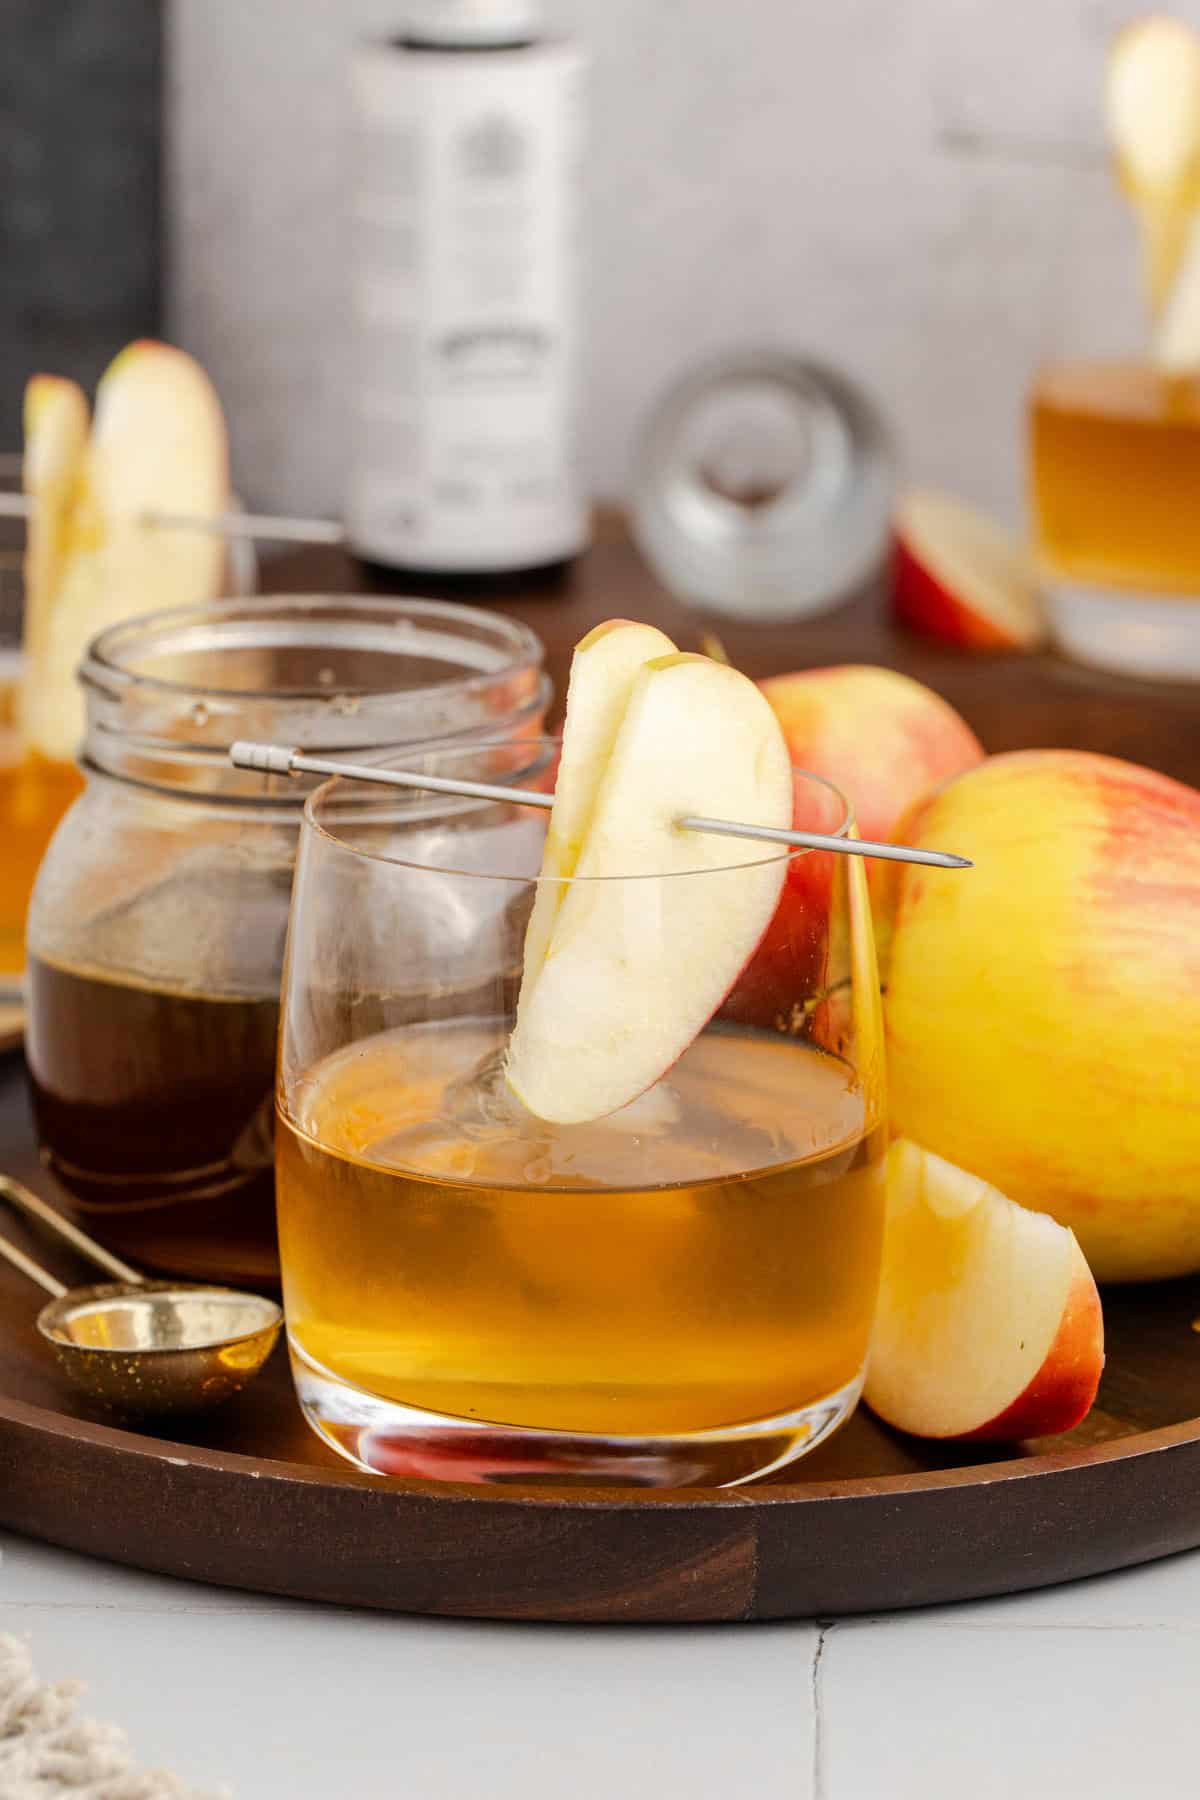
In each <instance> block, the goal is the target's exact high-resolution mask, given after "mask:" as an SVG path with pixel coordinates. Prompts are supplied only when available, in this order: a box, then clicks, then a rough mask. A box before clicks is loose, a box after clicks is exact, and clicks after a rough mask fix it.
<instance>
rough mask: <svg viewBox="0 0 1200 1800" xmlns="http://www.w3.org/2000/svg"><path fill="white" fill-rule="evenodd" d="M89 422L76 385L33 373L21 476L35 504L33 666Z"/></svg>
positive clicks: (29, 638)
mask: <svg viewBox="0 0 1200 1800" xmlns="http://www.w3.org/2000/svg"><path fill="white" fill-rule="evenodd" d="M88 422H89V413H88V403H87V399H86V397H85V395H84V392H83V389H82V388H81V387H80V386H79V385H78V383H77V382H74V381H68V380H67V378H66V377H65V376H62V375H34V376H33V377H32V379H31V380H30V381H29V382H28V383H27V384H26V388H25V418H24V424H25V455H24V459H23V464H22V471H21V474H22V485H23V487H24V490H25V493H26V495H27V496H28V498H29V500H30V501H31V502H32V505H31V510H30V514H29V521H28V524H27V527H26V533H25V569H24V577H25V582H24V585H25V654H26V657H27V658H28V659H29V662H30V664H31V665H34V666H36V665H38V664H39V663H40V661H41V658H42V656H43V655H44V646H45V642H46V633H47V630H48V626H49V620H50V609H51V607H52V606H53V604H54V597H55V595H56V594H57V593H58V591H59V588H60V587H61V585H62V574H63V567H64V564H65V562H66V558H67V554H68V549H69V540H70V525H71V520H72V518H73V516H74V507H75V500H76V496H77V494H78V491H79V485H80V482H81V480H82V478H83V463H84V457H85V455H86V453H87V441H88Z"/></svg>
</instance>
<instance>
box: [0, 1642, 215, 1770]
mask: <svg viewBox="0 0 1200 1800" xmlns="http://www.w3.org/2000/svg"><path fill="white" fill-rule="evenodd" d="M82 1688H83V1684H82V1682H78V1681H53V1682H50V1681H46V1682H43V1681H39V1680H38V1678H37V1676H36V1674H35V1673H34V1668H33V1659H32V1657H31V1656H30V1653H29V1646H28V1645H27V1644H25V1643H23V1642H22V1641H21V1639H20V1638H15V1637H5V1636H0V1800H58V1797H59V1796H64V1797H66V1796H69V1797H70V1800H205V1796H203V1795H201V1794H198V1793H197V1792H196V1790H195V1789H194V1788H189V1787H185V1786H184V1785H183V1783H182V1782H180V1781H179V1780H178V1779H177V1778H176V1777H175V1776H174V1775H170V1774H168V1773H167V1772H166V1771H165V1770H161V1769H147V1770H138V1769H135V1768H134V1767H133V1764H132V1760H131V1757H130V1752H129V1745H128V1742H127V1741H126V1737H125V1733H124V1732H123V1731H121V1730H120V1729H119V1728H118V1727H117V1726H115V1725H102V1724H99V1723H97V1721H96V1720H94V1719H79V1718H76V1716H75V1706H76V1702H77V1700H78V1698H79V1695H80V1693H81V1691H82ZM207 1800H218V1796H216V1795H210V1796H208V1797H207ZM226 1800H227V1797H226Z"/></svg>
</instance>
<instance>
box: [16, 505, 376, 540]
mask: <svg viewBox="0 0 1200 1800" xmlns="http://www.w3.org/2000/svg"><path fill="white" fill-rule="evenodd" d="M33 506H34V502H33V500H32V498H31V497H30V495H28V494H0V519H27V518H28V517H29V515H30V513H31V512H32V511H33ZM141 522H142V523H143V524H144V525H153V526H155V527H157V528H159V529H161V530H165V531H206V532H211V533H215V534H216V535H217V536H220V537H234V538H257V539H261V540H263V541H264V542H267V543H277V544H344V543H345V542H346V527H345V526H344V525H343V524H342V523H341V521H340V520H338V519H293V518H285V517H284V516H283V515H281V514H279V513H241V512H228V513H172V512H147V513H143V514H142V520H141Z"/></svg>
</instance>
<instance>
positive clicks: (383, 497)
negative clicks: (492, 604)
mask: <svg viewBox="0 0 1200 1800" xmlns="http://www.w3.org/2000/svg"><path fill="white" fill-rule="evenodd" d="M537 33H538V18H537V13H536V0H415V9H414V13H413V16H412V17H411V19H410V21H409V24H408V27H407V30H406V32H405V35H404V36H402V37H400V38H397V39H394V40H391V41H388V42H381V43H377V44H369V45H365V46H363V47H362V48H361V49H360V50H359V51H358V52H357V53H356V57H355V62H354V70H353V77H354V109H355V124H356V139H357V143H356V152H357V170H356V179H355V187H354V194H353V211H354V221H353V223H354V267H353V276H352V280H353V324H354V337H355V355H354V359H353V363H352V373H351V414H352V416H351V421H350V428H351V435H350V473H349V486H348V493H347V496H346V518H347V523H348V527H349V532H350V538H351V542H352V543H353V545H354V548H355V550H356V551H357V552H358V553H359V555H361V556H363V557H365V558H368V559H369V560H371V561H374V562H380V563H385V564H387V565H389V566H390V567H393V568H400V569H404V570H406V571H409V572H413V573H416V572H421V573H431V574H437V575H448V576H471V577H478V578H482V579H484V580H486V579H487V578H489V577H494V576H499V575H506V574H508V575H511V574H513V573H517V572H521V571H532V570H537V569H545V568H550V567H553V566H554V565H557V564H561V563H564V562H565V561H567V560H568V559H570V558H571V557H573V556H574V555H576V553H577V552H578V551H579V550H580V549H582V547H583V544H584V542H585V539H586V535H587V509H586V506H585V502H584V496H583V493H582V489H581V483H580V472H579V460H578V446H577V442H576V436H577V414H578V402H577V388H578V378H579V370H578V363H579V343H578V319H577V314H578V302H579V294H578V286H579V282H578V236H579V221H578V212H579V138H580V99H579V84H580V75H581V69H580V57H579V53H578V51H577V49H576V48H575V47H574V46H573V45H571V44H569V43H567V42H563V41H560V40H557V39H552V38H546V39H542V38H540V37H539V36H538V35H537Z"/></svg>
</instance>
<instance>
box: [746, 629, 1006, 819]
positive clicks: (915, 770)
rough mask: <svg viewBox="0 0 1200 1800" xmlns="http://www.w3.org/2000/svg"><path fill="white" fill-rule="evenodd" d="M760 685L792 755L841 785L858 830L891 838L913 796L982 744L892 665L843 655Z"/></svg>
mask: <svg viewBox="0 0 1200 1800" xmlns="http://www.w3.org/2000/svg"><path fill="white" fill-rule="evenodd" d="M759 686H760V687H761V689H762V691H763V693H764V694H765V695H766V696H767V699H768V700H769V701H770V702H771V705H772V706H773V707H774V709H775V713H776V715H777V717H778V719H779V722H780V724H781V725H782V726H783V734H784V736H785V737H786V739H787V744H788V750H789V751H790V753H791V758H792V762H793V763H794V764H795V766H796V767H797V768H799V769H808V770H810V771H811V772H812V774H814V775H823V776H824V777H825V779H826V780H827V781H831V782H833V784H834V786H835V787H837V788H840V789H841V791H842V793H843V794H845V795H846V797H847V798H848V799H849V800H850V802H851V804H852V805H853V807H854V810H855V814H856V817H857V822H858V829H859V833H860V835H861V836H862V837H865V838H882V839H887V838H889V837H890V836H891V834H892V832H893V831H894V830H895V827H896V823H897V820H898V819H899V818H900V816H901V814H902V813H904V812H906V811H907V810H908V808H909V807H910V806H911V805H912V804H913V802H914V801H916V800H919V799H921V798H922V797H923V796H924V795H925V794H927V793H928V792H929V790H930V789H931V788H934V787H937V786H940V784H941V783H942V782H943V781H948V780H949V779H950V777H951V776H952V775H960V774H961V773H962V772H963V770H964V769H972V768H974V767H975V765H976V763H980V762H982V761H983V756H984V751H983V745H982V744H981V743H980V742H979V739H978V738H977V737H976V736H975V733H974V732H973V731H972V730H971V727H970V726H969V725H968V724H967V722H966V720H965V719H963V718H961V717H960V716H959V714H958V713H956V712H955V710H954V708H953V707H952V706H951V705H950V703H949V702H948V701H946V700H943V699H942V697H941V695H940V694H935V693H934V692H933V690H932V688H927V687H925V686H923V685H922V683H921V682H919V681H914V680H913V679H912V677H911V676H909V675H901V674H899V673H898V671H897V670H895V669H881V668H877V667H875V666H874V665H872V664H870V663H843V664H840V665H837V666H835V667H833V668H828V669H802V670H800V671H799V672H798V673H796V674H794V675H771V676H769V677H768V678H767V680H766V681H761V682H760V683H759Z"/></svg>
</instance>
